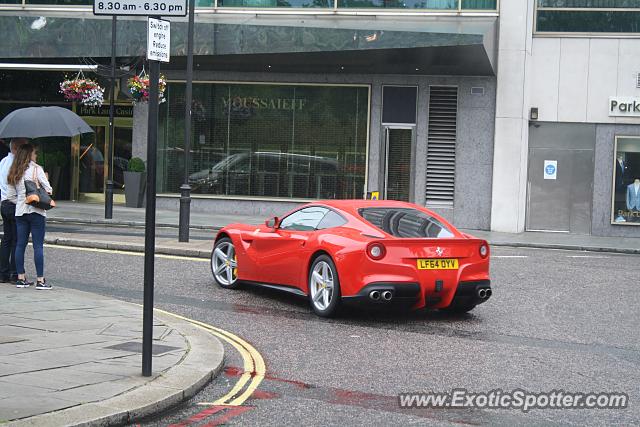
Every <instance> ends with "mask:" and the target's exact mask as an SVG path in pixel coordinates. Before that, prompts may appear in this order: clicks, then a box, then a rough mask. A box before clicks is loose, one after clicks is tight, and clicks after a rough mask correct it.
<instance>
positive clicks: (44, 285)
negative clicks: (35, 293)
mask: <svg viewBox="0 0 640 427" xmlns="http://www.w3.org/2000/svg"><path fill="white" fill-rule="evenodd" d="M52 288H53V286H51V285H50V284H48V283H47V280H46V279H45V280H43V281H42V282H37V283H36V289H52Z"/></svg>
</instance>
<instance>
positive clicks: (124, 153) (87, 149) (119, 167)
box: [72, 117, 133, 203]
mask: <svg viewBox="0 0 640 427" xmlns="http://www.w3.org/2000/svg"><path fill="white" fill-rule="evenodd" d="M83 119H84V120H85V121H86V122H87V123H88V124H89V125H90V126H91V128H92V129H93V130H94V133H87V134H82V135H81V136H80V137H77V138H74V143H73V145H74V147H72V155H73V164H74V167H75V180H74V181H73V182H74V183H73V188H72V194H73V196H74V197H73V198H74V199H75V200H82V201H94V202H103V201H104V191H105V188H106V181H107V179H108V177H109V168H113V200H114V202H115V203H124V171H126V170H127V166H128V164H129V160H130V159H131V151H132V142H133V129H132V123H130V120H129V121H123V120H118V119H116V120H115V126H114V128H113V149H112V150H113V151H112V152H111V154H110V155H109V154H108V153H106V152H105V149H106V148H105V147H107V146H108V141H109V126H108V119H107V118H104V117H83Z"/></svg>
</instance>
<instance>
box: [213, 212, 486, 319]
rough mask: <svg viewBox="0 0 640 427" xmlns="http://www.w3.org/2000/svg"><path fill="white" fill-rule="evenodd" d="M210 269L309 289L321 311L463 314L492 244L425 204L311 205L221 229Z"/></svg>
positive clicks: (478, 288)
mask: <svg viewBox="0 0 640 427" xmlns="http://www.w3.org/2000/svg"><path fill="white" fill-rule="evenodd" d="M211 271H212V273H213V277H214V279H215V281H216V282H217V283H218V285H220V286H221V287H223V288H236V287H237V286H238V285H239V284H240V283H242V282H249V283H255V284H260V285H262V286H267V287H271V288H276V289H281V290H285V291H289V292H292V293H295V294H298V295H303V296H307V297H308V298H309V301H310V303H311V307H312V308H313V310H314V311H315V312H316V314H318V315H319V316H323V317H329V316H332V315H334V314H335V313H336V311H337V310H338V308H339V307H340V306H341V305H349V304H357V305H365V306H377V307H392V306H393V307H398V306H405V307H407V308H413V309H418V308H423V307H427V308H438V309H444V310H449V311H454V312H467V311H469V310H471V309H473V308H474V307H475V306H476V305H478V304H481V303H483V302H485V301H486V300H487V299H489V297H490V296H491V293H492V290H491V282H490V280H489V245H488V244H487V242H486V241H484V240H481V239H477V238H475V237H473V236H470V235H468V234H464V233H461V232H460V231H458V230H457V229H456V228H455V227H453V226H452V225H451V224H449V223H448V222H447V221H445V220H444V219H443V218H441V217H440V216H438V215H437V214H435V213H434V212H431V211H430V210H428V209H426V208H424V207H421V206H417V205H414V204H411V203H405V202H397V201H389V200H381V201H377V200H375V201H374V200H331V201H320V202H314V203H309V204H306V205H304V206H301V207H299V208H297V209H295V210H293V211H292V212H289V213H288V214H286V215H285V216H284V217H283V218H281V219H280V218H278V217H274V218H271V219H269V220H267V221H265V224H264V225H260V226H255V225H248V224H231V225H228V226H226V227H224V228H223V229H221V230H220V231H219V233H218V234H217V236H216V239H215V245H214V248H213V252H212V254H211Z"/></svg>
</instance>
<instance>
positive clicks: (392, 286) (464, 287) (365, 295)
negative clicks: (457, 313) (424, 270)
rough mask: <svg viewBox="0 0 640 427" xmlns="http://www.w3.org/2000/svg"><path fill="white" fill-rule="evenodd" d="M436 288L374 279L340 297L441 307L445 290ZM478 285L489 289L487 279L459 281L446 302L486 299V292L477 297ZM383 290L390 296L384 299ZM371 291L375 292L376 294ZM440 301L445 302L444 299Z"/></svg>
mask: <svg viewBox="0 0 640 427" xmlns="http://www.w3.org/2000/svg"><path fill="white" fill-rule="evenodd" d="M438 289H439V288H438V287H437V286H436V287H435V292H434V291H431V292H426V291H425V292H424V293H423V292H422V289H421V286H420V284H419V283H415V282H402V283H399V282H396V283H394V282H375V283H370V284H368V285H366V286H365V287H363V288H362V289H361V290H360V291H359V292H358V293H357V294H356V295H353V296H346V297H342V301H343V303H345V304H346V305H351V306H364V307H375V308H392V307H394V308H401V307H402V308H411V307H415V308H419V307H427V308H443V298H444V297H445V295H444V294H445V292H442V294H443V295H440V294H441V292H440V291H438ZM481 289H482V290H484V293H486V291H487V290H491V281H490V280H477V281H464V282H459V283H458V285H457V287H456V291H455V294H454V296H453V299H452V300H451V303H450V304H449V305H448V306H467V305H478V304H482V303H483V302H486V301H487V300H488V299H489V297H490V294H489V296H484V297H481V296H480V294H479V291H480V290H481ZM385 291H389V292H391V298H390V299H388V300H387V299H384V298H383V297H382V294H383V293H384V292H385ZM443 291H444V290H443ZM374 292H377V294H375V293H374ZM449 292H451V291H449ZM372 293H374V294H372ZM423 295H426V296H424V302H423V301H422V298H423ZM450 295H451V294H450V293H449V297H448V298H451V296H450ZM448 298H447V299H448ZM445 301H446V300H445ZM444 304H446V302H445V303H444Z"/></svg>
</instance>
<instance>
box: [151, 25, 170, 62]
mask: <svg viewBox="0 0 640 427" xmlns="http://www.w3.org/2000/svg"><path fill="white" fill-rule="evenodd" d="M147 29H148V32H147V59H148V60H149V61H160V62H169V58H170V56H169V50H170V49H171V43H170V40H171V23H170V22H169V21H164V20H162V19H155V18H149V24H148V26H147Z"/></svg>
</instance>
